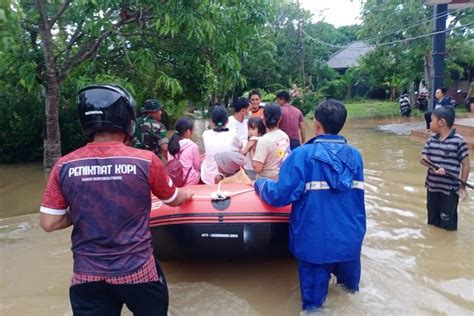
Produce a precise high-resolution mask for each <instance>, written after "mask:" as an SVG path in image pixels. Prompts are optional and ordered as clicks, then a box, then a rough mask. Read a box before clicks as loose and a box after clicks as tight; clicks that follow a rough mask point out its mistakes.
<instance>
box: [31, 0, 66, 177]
mask: <svg viewBox="0 0 474 316" xmlns="http://www.w3.org/2000/svg"><path fill="white" fill-rule="evenodd" d="M36 5H37V7H38V13H39V16H40V21H39V27H40V36H41V41H42V43H43V45H44V47H43V51H44V59H45V65H46V102H45V103H46V104H45V107H44V111H45V117H46V135H45V137H44V143H43V144H44V152H43V166H44V168H45V169H50V168H51V167H52V166H53V165H54V163H55V162H56V160H58V159H59V158H60V157H61V134H60V130H59V110H58V108H59V80H58V76H57V69H56V63H55V61H54V52H53V42H52V38H53V36H52V34H51V26H50V24H49V20H48V13H47V8H46V4H45V1H44V0H36Z"/></svg>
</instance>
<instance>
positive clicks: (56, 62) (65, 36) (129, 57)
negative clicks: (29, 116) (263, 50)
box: [8, 0, 265, 168]
mask: <svg viewBox="0 0 474 316" xmlns="http://www.w3.org/2000/svg"><path fill="white" fill-rule="evenodd" d="M263 5H264V1H263V0H247V1H232V0H221V1H211V0H208V1H186V0H183V1H165V0H163V1H160V2H158V3H157V2H156V1H138V0H121V1H119V0H106V1H105V0H104V1H86V0H77V1H71V0H64V1H63V2H60V1H57V0H56V1H45V0H36V1H35V2H34V3H31V2H29V1H13V2H12V3H11V4H10V8H11V12H12V14H11V16H10V21H9V22H10V23H9V25H10V28H11V29H23V32H22V33H21V35H20V38H21V42H20V43H18V42H16V43H14V44H15V45H10V47H9V48H8V54H9V56H13V57H14V60H15V61H14V62H13V63H12V64H11V65H10V66H11V67H18V66H19V65H23V66H24V65H27V68H28V69H29V70H30V71H31V70H32V69H35V77H34V78H35V79H36V80H35V81H34V82H31V81H27V80H26V79H27V78H31V74H28V75H26V74H25V77H24V78H22V79H21V80H22V81H23V83H24V85H28V89H38V88H39V89H43V91H44V97H45V118H46V119H45V120H46V124H45V125H46V129H45V130H46V134H45V138H44V157H43V162H44V166H45V167H46V168H50V167H51V166H52V165H53V164H54V162H55V161H56V160H57V159H58V158H59V157H60V156H61V139H60V130H59V103H60V92H61V87H62V85H63V84H64V83H65V82H66V81H67V80H68V78H70V76H73V77H74V78H75V79H78V80H77V82H79V83H81V84H85V83H88V82H94V81H93V80H95V79H98V78H99V79H117V78H122V80H123V81H125V82H127V81H128V80H127V79H128V78H130V79H133V80H136V82H134V84H132V85H131V89H132V90H133V87H140V88H142V87H143V89H140V90H138V89H135V90H136V92H137V93H138V96H139V98H141V97H145V95H147V96H150V95H152V96H153V95H156V94H159V95H161V96H163V97H167V98H168V99H170V100H174V101H176V102H177V103H179V102H181V101H182V100H183V99H184V98H185V97H186V96H189V97H191V98H193V99H198V98H200V97H202V96H203V95H205V94H206V93H207V92H208V91H209V90H215V91H225V90H229V89H231V88H232V87H233V86H235V85H238V84H242V83H243V82H244V78H243V77H242V76H241V74H240V62H239V58H240V56H241V54H243V52H244V51H245V49H246V47H248V44H247V43H249V42H250V41H251V39H252V38H254V37H256V36H257V31H256V27H257V25H259V24H261V23H264V21H265V14H264V13H263V11H262V8H263ZM12 40H13V41H15V39H13V38H12ZM25 43H29V47H27V46H26V45H25ZM41 55H42V56H43V58H41ZM26 56H27V57H28V58H26V59H25V57H26ZM25 61H26V62H25ZM137 69H139V70H140V71H143V72H142V74H141V75H140V74H137V73H136V70H137ZM216 78H219V80H216ZM114 81H115V80H114ZM95 82H97V81H95ZM141 83H144V85H141ZM189 86H190V88H188V87H189ZM157 90H159V92H157Z"/></svg>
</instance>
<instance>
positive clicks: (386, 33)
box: [364, 8, 466, 42]
mask: <svg viewBox="0 0 474 316" xmlns="http://www.w3.org/2000/svg"><path fill="white" fill-rule="evenodd" d="M465 9H466V8H459V9H456V10H452V11H447V12H444V13H437V14H433V16H431V17H430V18H426V19H424V20H421V21H419V22H418V23H415V24H411V25H408V26H405V27H403V28H401V29H393V30H391V31H387V32H385V33H382V34H377V35H375V36H373V37H369V38H367V39H365V40H364V41H367V42H369V41H372V40H374V39H377V38H381V37H384V36H385V35H391V34H396V33H398V32H400V31H403V30H408V29H411V28H413V27H415V26H418V25H422V24H425V23H427V22H431V21H434V20H436V19H438V18H442V17H445V16H448V15H450V14H451V15H452V14H454V13H456V12H458V11H461V10H465Z"/></svg>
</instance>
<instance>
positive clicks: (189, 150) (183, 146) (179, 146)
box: [168, 118, 201, 184]
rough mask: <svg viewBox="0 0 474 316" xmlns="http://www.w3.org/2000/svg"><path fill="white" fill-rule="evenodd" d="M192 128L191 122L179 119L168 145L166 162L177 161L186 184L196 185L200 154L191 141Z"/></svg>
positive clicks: (198, 174) (199, 167)
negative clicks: (181, 168) (180, 165)
mask: <svg viewBox="0 0 474 316" xmlns="http://www.w3.org/2000/svg"><path fill="white" fill-rule="evenodd" d="M193 127H194V123H193V121H191V120H190V119H187V118H180V119H179V120H178V121H177V122H176V125H175V130H176V132H175V134H174V135H173V136H172V137H171V139H170V141H169V143H168V161H171V160H173V159H179V161H180V162H181V164H182V165H183V174H184V176H186V184H198V183H199V179H200V172H199V170H200V169H201V157H200V156H201V154H200V153H199V147H198V145H197V144H196V143H195V142H193V141H192V140H191V136H192V134H193ZM188 173H189V174H188Z"/></svg>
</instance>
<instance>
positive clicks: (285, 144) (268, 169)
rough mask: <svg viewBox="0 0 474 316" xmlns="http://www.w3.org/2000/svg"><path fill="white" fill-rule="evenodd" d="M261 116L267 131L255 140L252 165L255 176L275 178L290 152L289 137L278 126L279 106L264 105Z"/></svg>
mask: <svg viewBox="0 0 474 316" xmlns="http://www.w3.org/2000/svg"><path fill="white" fill-rule="evenodd" d="M263 116H264V124H265V126H266V128H267V132H266V133H265V135H263V136H262V137H261V138H260V139H259V141H258V142H257V145H256V147H255V153H254V154H253V157H252V165H253V169H254V171H255V172H256V174H257V175H256V178H259V177H266V178H270V179H273V180H276V179H278V173H279V171H280V166H281V164H282V162H283V161H284V160H285V159H286V157H287V156H288V154H289V152H290V139H289V138H288V135H287V134H286V133H285V132H283V131H282V130H280V129H279V128H278V124H279V123H280V121H281V108H280V106H278V105H276V104H269V105H267V106H265V109H264V110H263Z"/></svg>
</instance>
